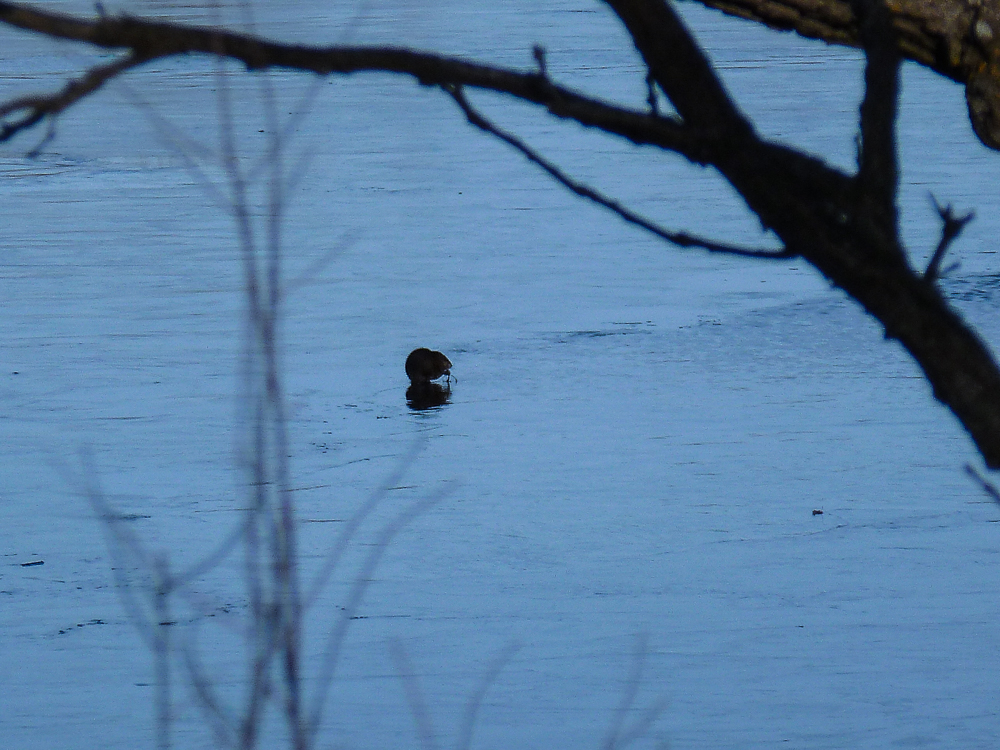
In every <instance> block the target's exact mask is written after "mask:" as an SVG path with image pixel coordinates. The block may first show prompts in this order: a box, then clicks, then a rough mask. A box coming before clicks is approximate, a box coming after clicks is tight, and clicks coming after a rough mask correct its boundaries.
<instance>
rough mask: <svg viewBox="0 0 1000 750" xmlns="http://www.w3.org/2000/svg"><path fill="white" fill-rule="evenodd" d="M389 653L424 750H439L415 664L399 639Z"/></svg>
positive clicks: (394, 640) (394, 641)
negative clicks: (414, 667)
mask: <svg viewBox="0 0 1000 750" xmlns="http://www.w3.org/2000/svg"><path fill="white" fill-rule="evenodd" d="M389 653H390V655H391V656H392V661H393V664H394V666H395V667H396V674H397V675H399V679H400V681H401V682H402V683H403V692H404V693H406V702H407V703H409V704H410V713H411V714H413V723H414V724H416V725H417V736H418V737H419V738H420V744H421V746H422V747H423V748H424V750H437V747H438V744H437V737H436V734H435V732H434V724H433V722H432V721H431V712H430V709H429V708H428V707H427V701H426V700H425V698H424V691H423V690H422V689H421V688H420V680H418V679H417V673H416V671H414V669H413V663H412V662H411V661H410V656H409V654H407V653H406V647H405V646H404V645H403V642H402V641H400V640H399V639H398V638H393V639H392V641H391V642H390V643H389Z"/></svg>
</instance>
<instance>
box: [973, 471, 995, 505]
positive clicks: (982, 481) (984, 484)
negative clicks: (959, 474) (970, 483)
mask: <svg viewBox="0 0 1000 750" xmlns="http://www.w3.org/2000/svg"><path fill="white" fill-rule="evenodd" d="M965 473H966V474H968V475H969V476H970V477H972V478H973V479H975V480H976V482H977V483H978V484H979V487H980V489H981V490H982V491H983V492H985V493H986V494H987V495H989V497H990V499H991V500H992V501H993V502H995V503H996V504H997V505H1000V490H998V489H997V487H996V485H995V484H993V483H992V482H990V481H989V480H988V479H986V478H985V477H984V476H983V475H982V474H980V473H979V472H978V471H976V469H975V467H974V466H973V465H972V464H966V465H965Z"/></svg>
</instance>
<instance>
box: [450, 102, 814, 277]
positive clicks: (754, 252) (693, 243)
mask: <svg viewBox="0 0 1000 750" xmlns="http://www.w3.org/2000/svg"><path fill="white" fill-rule="evenodd" d="M442 88H444V90H445V91H447V92H448V93H449V94H451V97H452V98H453V99H454V100H455V102H456V103H457V104H458V106H459V107H461V109H462V111H463V112H464V113H465V116H466V118H467V119H468V121H469V122H470V123H471V124H472V125H475V126H476V127H477V128H479V129H480V130H482V131H484V132H486V133H489V134H491V135H493V136H496V137H497V138H499V139H500V140H502V141H504V142H505V143H507V144H509V145H511V146H513V147H514V148H515V149H517V150H518V151H520V152H521V153H522V154H523V155H524V156H525V157H527V158H528V160H529V161H532V162H534V163H535V164H537V165H538V166H539V167H541V168H542V169H544V170H545V171H546V172H547V173H548V174H549V175H550V176H551V177H552V178H554V179H555V180H556V181H557V182H559V183H560V184H561V185H563V186H564V187H566V188H568V189H569V190H570V191H571V192H573V193H575V194H576V195H579V196H580V197H581V198H586V199H587V200H589V201H592V202H593V203H596V204H598V205H600V206H604V207H605V208H607V209H609V210H610V211H612V212H614V213H615V214H617V215H618V216H620V217H621V218H622V219H624V220H625V221H627V222H629V223H630V224H635V225H636V226H639V227H642V228H643V229H645V230H646V231H648V232H651V233H652V234H654V235H656V236H657V237H659V238H660V239H664V240H667V241H668V242H671V243H673V244H675V245H678V246H680V247H697V248H701V249H703V250H708V251H710V252H714V253H724V254H727V255H739V256H742V257H745V258H762V259H769V260H787V259H788V258H794V257H795V255H796V254H795V253H793V252H791V251H790V250H788V249H787V248H785V249H779V250H768V249H766V248H745V247H737V246H735V245H724V244H721V243H718V242H713V241H712V240H706V239H703V238H701V237H696V236H694V235H690V234H687V233H686V232H672V231H670V230H668V229H664V228H663V227H661V226H659V225H658V224H655V223H654V222H652V221H650V220H649V219H647V218H645V217H643V216H640V215H639V214H637V213H636V212H634V211H632V210H630V209H628V208H626V207H625V206H623V205H622V204H621V203H619V202H618V201H616V200H614V199H612V198H609V197H607V196H605V195H604V194H602V193H600V192H599V191H597V190H595V189H594V188H592V187H590V186H589V185H585V184H584V183H582V182H579V181H577V180H574V179H573V178H572V177H570V176H569V175H567V174H566V173H565V172H563V171H562V170H561V169H559V167H557V166H555V165H554V164H553V163H552V162H550V161H548V160H547V159H546V158H545V157H543V156H541V155H540V154H539V153H538V152H537V151H535V150H534V149H532V148H531V147H530V146H529V145H527V144H526V143H525V142H524V141H522V140H521V139H520V138H518V137H517V136H514V135H511V134H510V133H507V132H506V131H504V130H501V129H500V128H498V127H497V126H496V125H494V124H493V123H491V122H490V121H489V120H487V119H486V118H485V117H483V116H482V115H481V114H480V113H479V112H478V111H476V110H475V109H474V108H473V107H472V105H471V104H469V100H468V99H467V98H466V97H465V93H464V92H463V91H462V87H461V86H443V87H442Z"/></svg>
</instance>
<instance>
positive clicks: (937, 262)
mask: <svg viewBox="0 0 1000 750" xmlns="http://www.w3.org/2000/svg"><path fill="white" fill-rule="evenodd" d="M931 203H933V204H934V209H935V210H936V211H937V212H938V216H940V217H941V222H942V227H941V241H940V242H938V246H937V249H936V250H935V251H934V255H933V256H931V261H930V263H928V264H927V270H926V271H924V279H925V280H927V281H931V282H933V281H936V280H937V279H938V278H939V277H940V276H941V263H942V261H944V256H945V253H947V252H948V248H949V247H951V243H952V242H954V241H955V239H956V238H957V237H958V235H960V234H961V233H962V230H963V229H965V225H966V224H968V223H969V222H970V221H972V220H973V219H974V218H975V217H976V212H975V211H969V213H967V214H966V215H965V216H955V214H954V212H953V209H952V207H951V204H950V203H949V204H948V205H947V206H942V205H941V204H940V203H938V202H937V198H935V197H934V196H933V195H932V196H931Z"/></svg>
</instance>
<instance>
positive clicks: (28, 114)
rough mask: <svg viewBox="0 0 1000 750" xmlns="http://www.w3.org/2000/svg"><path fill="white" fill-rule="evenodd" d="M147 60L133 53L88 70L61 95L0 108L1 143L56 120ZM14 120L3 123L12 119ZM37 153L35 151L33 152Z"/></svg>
mask: <svg viewBox="0 0 1000 750" xmlns="http://www.w3.org/2000/svg"><path fill="white" fill-rule="evenodd" d="M148 60H149V58H147V57H143V56H142V55H139V54H136V53H130V54H126V55H124V56H122V57H120V58H118V59H117V60H115V61H114V62H111V63H108V64H106V65H98V66H97V67H96V68H91V69H90V70H89V71H87V73H86V74H85V75H84V76H82V77H81V78H77V79H75V80H72V81H70V82H69V83H67V84H66V85H65V86H64V87H63V89H62V91H60V92H59V93H57V94H53V95H52V96H37V95H36V96H25V97H21V98H19V99H13V100H11V101H9V102H7V103H6V104H2V105H0V122H3V125H2V126H0V142H3V141H8V140H10V139H11V138H13V137H14V136H15V135H17V134H18V133H19V132H21V131H22V130H26V129H28V128H30V127H32V126H33V125H36V124H38V123H39V122H41V121H42V120H43V119H45V118H46V117H55V116H56V115H58V114H59V113H60V112H62V111H63V110H65V109H66V108H67V107H69V106H70V105H72V104H75V103H76V102H78V101H79V100H80V99H83V98H84V97H85V96H87V95H88V94H92V93H93V92H95V91H97V89H99V88H101V86H103V85H104V84H105V83H107V82H108V81H109V80H111V79H112V78H114V77H115V76H117V75H119V74H120V73H123V72H124V71H126V70H128V69H130V68H134V67H136V66H137V65H142V64H143V63H145V62H148ZM16 114H20V115H21V116H20V117H19V118H17V119H14V120H11V121H6V120H7V118H8V117H10V116H11V115H16ZM36 150H37V149H36Z"/></svg>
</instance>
